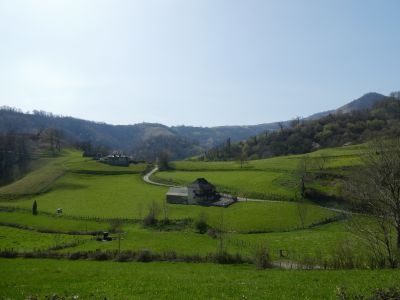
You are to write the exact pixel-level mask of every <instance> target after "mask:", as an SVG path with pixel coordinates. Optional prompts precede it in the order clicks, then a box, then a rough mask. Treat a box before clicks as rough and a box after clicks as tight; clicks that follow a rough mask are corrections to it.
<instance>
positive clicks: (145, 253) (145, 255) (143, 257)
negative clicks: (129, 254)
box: [137, 249, 153, 262]
mask: <svg viewBox="0 0 400 300" xmlns="http://www.w3.org/2000/svg"><path fill="white" fill-rule="evenodd" d="M152 260H153V253H152V252H151V251H150V250H147V249H144V250H141V251H139V253H138V255H137V261H140V262H150V261H152Z"/></svg>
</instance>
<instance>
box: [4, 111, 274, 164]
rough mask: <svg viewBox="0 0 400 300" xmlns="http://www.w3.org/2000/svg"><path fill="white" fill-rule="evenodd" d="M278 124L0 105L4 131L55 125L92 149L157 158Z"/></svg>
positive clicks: (69, 138) (70, 139)
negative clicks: (176, 121)
mask: <svg viewBox="0 0 400 300" xmlns="http://www.w3.org/2000/svg"><path fill="white" fill-rule="evenodd" d="M277 127H278V124H277V123H271V124H261V125H254V126H221V127H191V126H175V127H168V126H165V125H162V124H156V123H140V124H134V125H110V124H105V123H98V122H91V121H86V120H81V119H76V118H72V117H63V116H56V115H53V114H51V113H47V112H43V111H33V112H32V113H23V112H22V111H19V110H17V109H14V108H9V107H3V108H1V109H0V133H3V134H6V133H8V132H14V133H23V134H33V135H35V134H38V133H39V132H40V131H42V130H44V129H46V128H53V129H56V130H59V131H61V132H62V133H63V138H64V139H65V140H66V141H68V142H69V143H71V144H79V145H83V144H85V145H86V146H87V145H89V144H90V147H89V148H90V149H100V148H101V149H104V148H106V149H108V150H109V151H113V150H118V151H123V152H125V153H126V154H130V155H133V156H134V157H135V158H137V159H144V160H154V159H155V158H156V157H157V155H158V154H159V153H160V152H161V151H165V150H166V151H168V152H169V154H170V157H171V158H173V159H179V158H185V157H189V156H193V155H199V154H201V153H203V152H204V151H205V150H207V149H210V148H211V147H214V146H216V145H218V144H220V143H222V142H223V141H224V140H226V139H227V138H228V137H231V139H232V140H234V141H240V140H243V139H245V138H248V137H249V136H252V135H255V134H258V133H261V132H263V131H266V130H274V129H276V128H277Z"/></svg>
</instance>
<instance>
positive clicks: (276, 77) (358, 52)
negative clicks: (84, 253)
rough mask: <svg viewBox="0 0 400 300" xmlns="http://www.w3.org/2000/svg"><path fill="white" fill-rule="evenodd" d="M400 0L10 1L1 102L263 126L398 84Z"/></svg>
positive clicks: (2, 26) (130, 117)
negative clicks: (323, 0)
mask: <svg viewBox="0 0 400 300" xmlns="http://www.w3.org/2000/svg"><path fill="white" fill-rule="evenodd" d="M398 11H400V2H399V1H396V0H387V1H384V2H379V1H372V0H366V1H361V0H354V1H345V0H338V1H334V2H321V1H316V0H308V1H306V0H304V1H296V2H292V1H258V0H253V1H222V0H221V1H211V0H205V1H190V0H189V1H183V0H179V1H178V0H170V1H161V0H160V1H157V0H149V1H124V0H116V1H112V2H109V1H105V0H99V1H94V0H82V1H68V0H62V1H61V0H60V1H57V2H55V1H50V0H15V1H2V0H0V37H1V40H2V44H3V45H4V46H3V47H1V48H0V81H1V88H0V106H1V105H6V106H11V107H16V108H19V109H21V110H23V111H32V110H34V109H37V110H44V111H47V112H52V113H54V114H56V115H65V116H71V117H75V118H80V119H85V120H90V121H95V122H105V123H109V124H114V125H119V124H120V125H126V124H136V123H141V122H149V123H161V124H165V125H168V126H175V125H186V126H202V127H213V126H223V125H255V124H262V123H271V122H277V121H285V120H289V119H291V118H294V117H296V116H302V117H307V116H309V115H311V114H313V113H316V112H321V111H326V110H330V109H335V108H337V107H340V106H342V105H344V104H346V103H347V102H349V101H351V100H354V99H356V98H358V97H360V96H362V95H363V94H365V93H368V92H378V93H382V94H384V95H388V94H389V93H390V92H392V91H395V90H399V89H400V86H399V82H398V74H397V73H398V72H397V70H398V69H399V68H400V60H399V59H398V53H400V35H399V34H398V28H400V18H398V16H397V15H398Z"/></svg>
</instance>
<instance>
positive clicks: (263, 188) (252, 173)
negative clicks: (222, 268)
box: [152, 145, 366, 201]
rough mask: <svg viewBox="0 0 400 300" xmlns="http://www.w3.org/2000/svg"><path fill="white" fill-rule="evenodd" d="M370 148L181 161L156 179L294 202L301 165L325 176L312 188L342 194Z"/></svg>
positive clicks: (168, 182) (359, 147)
mask: <svg viewBox="0 0 400 300" xmlns="http://www.w3.org/2000/svg"><path fill="white" fill-rule="evenodd" d="M365 147H366V145H358V146H349V147H342V148H332V149H323V150H319V151H315V152H313V153H310V154H306V155H289V156H280V157H273V158H268V159H261V160H250V161H246V162H244V163H243V162H242V163H241V162H238V161H228V162H203V161H193V160H191V161H177V162H172V163H171V168H172V170H170V171H163V172H157V173H155V174H154V175H153V176H152V179H153V180H154V181H157V182H162V183H167V184H172V185H187V184H188V183H190V182H192V181H194V180H195V179H196V178H206V179H207V180H209V181H210V182H212V183H213V184H215V185H216V187H217V189H218V190H219V191H220V192H225V193H231V194H235V195H238V196H241V197H248V198H256V199H265V200H283V201H292V200H295V199H296V197H298V184H299V179H298V177H299V175H298V173H299V166H300V164H301V163H302V162H303V163H304V160H306V161H307V163H306V164H307V171H308V172H310V173H311V174H315V175H318V174H320V173H323V175H324V177H321V178H319V179H318V180H313V182H312V183H310V185H309V186H310V187H313V188H314V189H316V190H317V191H320V192H323V193H326V194H327V195H329V196H332V195H335V194H338V193H339V190H338V185H339V183H338V179H337V177H340V175H341V174H343V173H344V172H346V171H347V170H348V168H349V167H356V166H358V165H359V164H360V163H361V158H360V154H361V153H362V151H363V150H364V149H365Z"/></svg>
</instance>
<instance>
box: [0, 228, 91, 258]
mask: <svg viewBox="0 0 400 300" xmlns="http://www.w3.org/2000/svg"><path fill="white" fill-rule="evenodd" d="M90 238H91V237H90V236H81V235H80V236H78V235H67V234H52V233H39V232H36V231H30V230H22V229H17V228H11V227H6V226H0V249H2V250H4V249H13V250H14V251H18V252H24V251H34V250H47V249H48V248H49V247H54V246H59V245H63V244H67V243H73V242H75V241H78V240H80V241H84V240H87V239H90Z"/></svg>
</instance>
